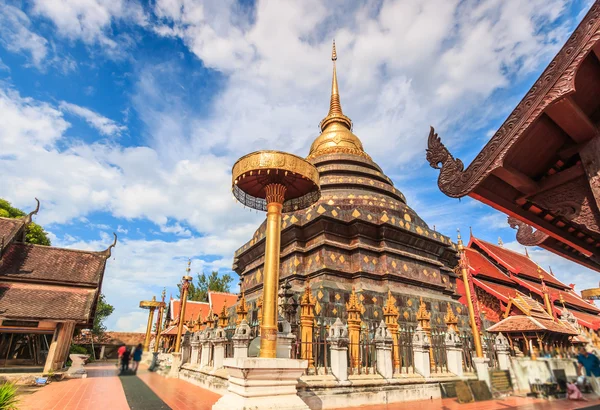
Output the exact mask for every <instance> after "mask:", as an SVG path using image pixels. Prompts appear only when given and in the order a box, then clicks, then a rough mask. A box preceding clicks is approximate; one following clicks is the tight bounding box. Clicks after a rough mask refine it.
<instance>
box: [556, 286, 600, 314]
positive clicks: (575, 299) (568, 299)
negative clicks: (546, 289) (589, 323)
mask: <svg viewBox="0 0 600 410" xmlns="http://www.w3.org/2000/svg"><path fill="white" fill-rule="evenodd" d="M550 294H551V295H552V297H555V298H556V300H560V295H562V297H563V300H564V301H565V304H567V305H572V306H577V307H580V308H582V309H585V310H587V311H589V312H590V313H600V309H598V307H597V306H596V305H595V304H593V303H590V302H588V301H586V300H585V299H582V298H581V296H579V295H578V294H577V293H576V292H574V291H572V290H565V291H555V290H554V289H551V290H550Z"/></svg>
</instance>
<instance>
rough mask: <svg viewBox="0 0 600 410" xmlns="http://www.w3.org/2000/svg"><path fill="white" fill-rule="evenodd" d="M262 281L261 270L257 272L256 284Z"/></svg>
mask: <svg viewBox="0 0 600 410" xmlns="http://www.w3.org/2000/svg"><path fill="white" fill-rule="evenodd" d="M261 279H262V272H261V271H260V269H259V270H257V271H256V282H260V280H261Z"/></svg>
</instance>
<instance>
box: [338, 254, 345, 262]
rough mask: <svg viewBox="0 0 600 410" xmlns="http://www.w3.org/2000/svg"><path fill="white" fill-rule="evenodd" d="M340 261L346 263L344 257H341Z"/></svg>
mask: <svg viewBox="0 0 600 410" xmlns="http://www.w3.org/2000/svg"><path fill="white" fill-rule="evenodd" d="M339 260H340V262H342V263H344V262H346V258H344V255H341V256H340V259H339Z"/></svg>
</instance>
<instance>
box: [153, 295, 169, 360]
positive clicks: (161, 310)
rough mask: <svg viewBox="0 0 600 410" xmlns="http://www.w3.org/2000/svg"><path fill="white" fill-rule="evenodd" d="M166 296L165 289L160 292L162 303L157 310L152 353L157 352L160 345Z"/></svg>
mask: <svg viewBox="0 0 600 410" xmlns="http://www.w3.org/2000/svg"><path fill="white" fill-rule="evenodd" d="M166 295H167V291H166V289H163V291H162V302H161V305H160V307H159V308H158V322H157V323H156V337H155V338H154V352H158V347H159V345H160V333H161V331H162V321H163V314H164V311H165V296H166Z"/></svg>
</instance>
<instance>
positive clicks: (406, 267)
mask: <svg viewBox="0 0 600 410" xmlns="http://www.w3.org/2000/svg"><path fill="white" fill-rule="evenodd" d="M402 269H404V272H408V266H406V263H405V264H404V266H402Z"/></svg>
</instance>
